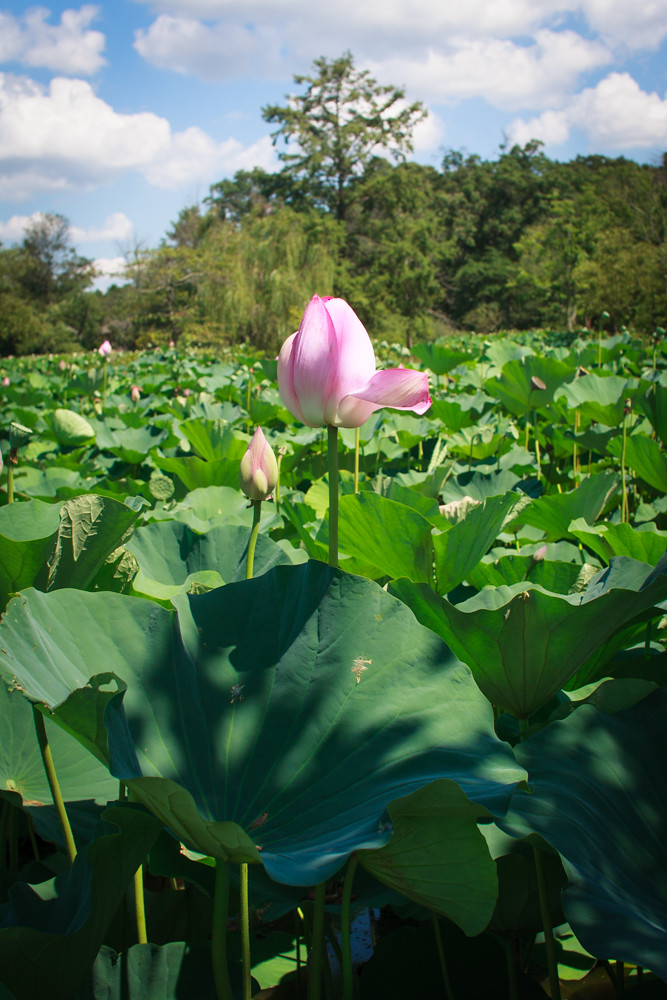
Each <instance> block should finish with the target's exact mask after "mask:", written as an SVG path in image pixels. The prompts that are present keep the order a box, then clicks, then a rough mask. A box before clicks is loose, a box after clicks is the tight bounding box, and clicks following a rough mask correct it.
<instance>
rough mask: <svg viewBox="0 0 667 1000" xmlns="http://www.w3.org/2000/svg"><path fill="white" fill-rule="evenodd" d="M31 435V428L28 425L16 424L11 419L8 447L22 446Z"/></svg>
mask: <svg viewBox="0 0 667 1000" xmlns="http://www.w3.org/2000/svg"><path fill="white" fill-rule="evenodd" d="M31 437H32V430H31V429H30V427H24V426H23V424H17V423H15V421H12V422H11V424H10V425H9V447H10V448H12V449H14V448H23V446H24V445H26V444H27V443H28V441H29V440H30V438H31Z"/></svg>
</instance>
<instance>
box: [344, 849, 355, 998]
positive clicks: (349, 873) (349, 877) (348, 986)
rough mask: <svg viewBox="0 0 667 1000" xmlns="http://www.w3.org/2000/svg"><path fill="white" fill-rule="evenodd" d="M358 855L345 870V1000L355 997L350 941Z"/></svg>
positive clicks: (352, 857) (352, 856) (353, 856)
mask: <svg viewBox="0 0 667 1000" xmlns="http://www.w3.org/2000/svg"><path fill="white" fill-rule="evenodd" d="M357 863H358V860H357V856H356V854H351V855H350V860H349V861H348V863H347V868H346V870H345V882H344V883H343V897H342V899H341V907H340V946H341V952H342V959H343V960H342V962H341V966H342V969H343V1000H352V998H353V996H354V969H353V968H352V942H351V939H350V926H351V904H352V882H353V881H354V873H355V871H356V869H357Z"/></svg>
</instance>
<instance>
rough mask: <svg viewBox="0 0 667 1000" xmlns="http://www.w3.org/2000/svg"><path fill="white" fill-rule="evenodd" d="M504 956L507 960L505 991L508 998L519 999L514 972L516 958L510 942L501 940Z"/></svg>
mask: <svg viewBox="0 0 667 1000" xmlns="http://www.w3.org/2000/svg"><path fill="white" fill-rule="evenodd" d="M503 945H504V948H505V958H506V960H507V992H508V996H509V998H510V1000H519V981H518V979H517V974H516V959H515V957H514V951H513V950H512V942H511V941H509V940H508V939H507V938H505V939H504V940H503Z"/></svg>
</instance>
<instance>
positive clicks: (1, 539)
mask: <svg viewBox="0 0 667 1000" xmlns="http://www.w3.org/2000/svg"><path fill="white" fill-rule="evenodd" d="M59 524H60V505H59V504H50V503H43V502H42V501H41V500H28V501H27V503H11V504H6V505H5V506H4V507H0V608H4V607H5V605H6V603H7V600H8V599H9V595H10V594H12V593H15V592H16V591H17V590H23V588H24V587H30V586H32V584H33V583H34V582H35V581H36V579H37V577H38V574H39V573H40V571H41V573H42V575H43V577H44V580H43V583H44V584H46V560H47V558H48V555H49V553H50V551H51V549H52V548H53V540H54V538H55V535H56V532H57V531H58V525H59Z"/></svg>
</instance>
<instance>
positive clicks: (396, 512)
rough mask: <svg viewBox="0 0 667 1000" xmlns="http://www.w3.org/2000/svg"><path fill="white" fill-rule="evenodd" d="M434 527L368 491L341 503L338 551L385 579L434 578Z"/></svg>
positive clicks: (400, 505)
mask: <svg viewBox="0 0 667 1000" xmlns="http://www.w3.org/2000/svg"><path fill="white" fill-rule="evenodd" d="M431 531H432V525H431V523H430V521H428V520H427V519H426V518H425V517H424V515H423V514H421V513H420V512H419V511H417V510H415V509H414V508H412V507H406V506H405V504H403V503H398V502H397V501H396V500H390V499H388V498H387V497H383V496H379V495H378V494H377V493H371V492H369V491H364V492H362V493H357V494H354V495H351V496H342V497H341V498H340V501H339V523H338V548H339V550H340V552H342V553H345V554H347V555H350V556H352V557H354V560H355V562H356V563H359V564H362V563H363V564H365V565H368V564H370V565H371V566H373V567H374V568H375V570H376V573H375V574H374V575H375V576H377V577H378V578H379V577H381V576H390V577H392V578H393V577H398V576H407V577H409V578H410V579H412V580H422V581H428V580H430V579H431V563H432V561H433V556H432V543H431Z"/></svg>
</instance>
